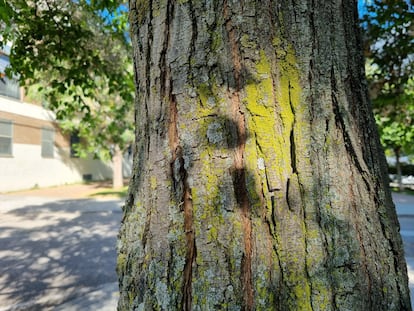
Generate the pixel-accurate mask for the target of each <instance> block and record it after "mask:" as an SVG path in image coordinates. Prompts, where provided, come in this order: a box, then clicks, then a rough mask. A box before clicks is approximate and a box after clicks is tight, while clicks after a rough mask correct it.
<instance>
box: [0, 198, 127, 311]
mask: <svg viewBox="0 0 414 311" xmlns="http://www.w3.org/2000/svg"><path fill="white" fill-rule="evenodd" d="M28 202H32V204H28ZM122 203H123V202H122V201H121V200H105V201H98V200H93V199H76V200H74V199H66V200H64V199H63V200H56V199H54V198H39V197H32V198H30V197H18V196H0V211H1V212H0V215H1V217H0V310H1V311H6V310H7V311H11V310H14V311H15V310H52V309H53V310H59V309H61V310H115V309H116V302H117V297H116V296H117V283H116V282H117V276H116V273H115V263H116V237H117V233H118V229H119V223H120V219H121V208H120V206H121V205H122ZM77 299H78V300H79V299H82V301H77ZM72 302H76V304H73V303H72ZM56 306H60V308H57V307H56Z"/></svg>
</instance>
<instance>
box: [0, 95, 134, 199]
mask: <svg viewBox="0 0 414 311" xmlns="http://www.w3.org/2000/svg"><path fill="white" fill-rule="evenodd" d="M0 119H2V120H10V121H12V123H13V127H12V133H13V137H12V139H13V145H12V155H11V156H0V192H7V191H14V190H20V189H29V188H32V187H48V186H54V185H61V184H67V183H76V182H81V181H83V180H84V179H85V177H86V178H88V179H89V178H90V177H91V178H92V179H93V180H103V179H110V178H112V168H111V165H110V164H106V163H103V162H102V161H100V160H94V159H79V158H71V157H70V140H69V137H68V136H67V135H63V134H62V133H61V131H60V130H59V128H58V126H57V124H56V123H55V122H54V115H53V113H51V112H50V111H48V110H45V109H43V108H42V107H40V106H37V105H32V104H27V103H22V102H20V101H18V100H13V99H10V98H6V97H1V96H0ZM43 128H49V129H52V128H53V129H54V130H55V134H54V147H53V149H54V150H53V157H42V152H41V150H42V129H43ZM129 162H130V161H128V159H126V161H124V164H125V170H124V174H125V175H128V174H129V172H130V163H129Z"/></svg>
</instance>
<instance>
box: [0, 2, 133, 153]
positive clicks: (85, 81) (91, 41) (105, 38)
mask: <svg viewBox="0 0 414 311" xmlns="http://www.w3.org/2000/svg"><path fill="white" fill-rule="evenodd" d="M125 11H126V7H125V5H124V4H123V3H122V2H120V1H119V0H92V1H86V0H80V1H71V0H39V1H26V0H12V1H7V2H4V0H0V12H1V14H0V19H1V23H0V25H1V26H0V30H1V32H2V37H1V38H0V45H1V46H3V47H4V45H5V44H7V42H12V43H13V44H12V46H11V50H10V55H9V57H10V65H11V66H10V67H9V68H8V69H7V72H6V73H7V74H8V75H15V76H16V75H18V76H19V77H20V81H21V83H22V85H25V86H26V87H27V88H28V93H29V97H32V98H33V99H37V100H38V101H41V102H43V103H44V105H45V106H46V107H47V108H49V109H51V110H53V111H54V112H55V113H56V115H57V119H58V120H59V121H60V122H61V126H62V127H63V128H64V129H66V130H68V131H77V132H78V133H79V136H80V137H82V138H83V139H84V140H86V141H87V144H82V146H84V147H85V148H84V149H82V148H80V149H79V153H81V154H82V152H84V151H86V152H93V153H95V154H99V155H102V154H104V155H105V154H106V155H107V157H110V154H111V148H112V147H113V145H118V146H119V147H120V148H121V149H125V148H126V147H127V146H128V145H129V144H130V143H131V141H132V136H133V135H132V132H133V116H132V115H133V113H132V111H133V94H134V81H133V73H132V63H131V59H130V54H131V53H130V51H131V45H130V41H129V38H128V35H127V26H128V24H127V14H126V13H125Z"/></svg>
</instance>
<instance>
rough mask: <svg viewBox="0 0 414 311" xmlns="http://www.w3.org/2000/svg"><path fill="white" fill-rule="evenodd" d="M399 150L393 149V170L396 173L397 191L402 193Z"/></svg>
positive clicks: (397, 148) (398, 148)
mask: <svg viewBox="0 0 414 311" xmlns="http://www.w3.org/2000/svg"><path fill="white" fill-rule="evenodd" d="M400 151H401V148H400V147H395V148H394V155H395V169H396V171H397V183H398V189H399V190H400V191H403V189H404V187H403V183H402V170H401V153H400Z"/></svg>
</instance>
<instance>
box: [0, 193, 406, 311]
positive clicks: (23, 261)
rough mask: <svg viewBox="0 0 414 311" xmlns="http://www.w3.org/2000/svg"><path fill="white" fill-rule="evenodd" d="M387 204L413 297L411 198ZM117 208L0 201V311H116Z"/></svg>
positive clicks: (88, 202)
mask: <svg viewBox="0 0 414 311" xmlns="http://www.w3.org/2000/svg"><path fill="white" fill-rule="evenodd" d="M394 201H395V203H396V206H397V212H398V214H399V218H400V223H401V233H402V237H403V240H404V245H405V248H406V249H405V251H406V258H407V262H408V265H407V266H408V272H409V276H410V279H411V282H410V288H411V292H412V293H414V197H413V196H405V195H399V194H397V195H395V196H394ZM122 204H123V202H122V201H121V200H106V201H99V200H93V199H78V198H77V199H74V198H67V199H57V198H56V197H43V196H42V197H39V196H27V195H24V196H22V195H0V311H19V310H61V311H72V310H73V311H84V310H88V311H94V310H99V311H112V310H116V303H117V295H118V294H117V283H116V279H117V277H116V274H115V271H114V267H115V261H116V251H115V245H116V236H117V232H118V228H119V222H120V218H121V216H122V215H121V208H120V206H121V205H122ZM412 297H414V296H412ZM56 306H58V307H56ZM413 306H414V304H413Z"/></svg>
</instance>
